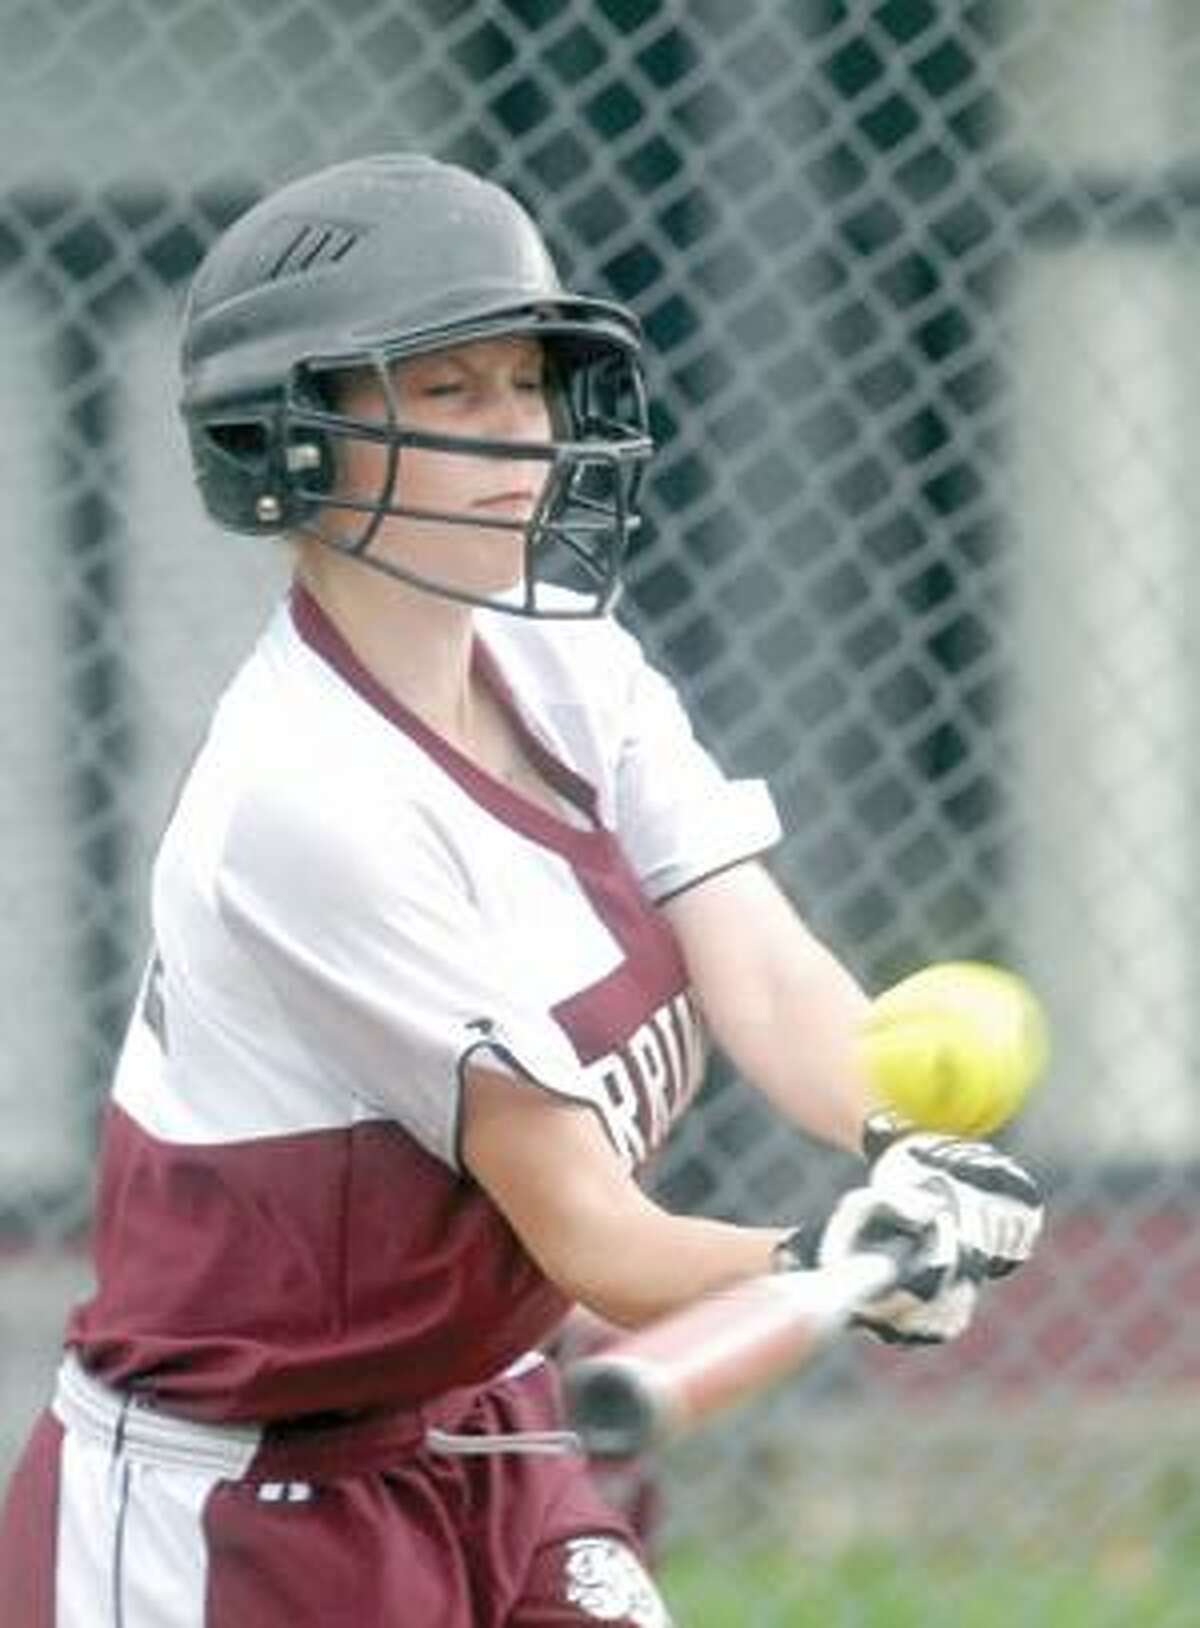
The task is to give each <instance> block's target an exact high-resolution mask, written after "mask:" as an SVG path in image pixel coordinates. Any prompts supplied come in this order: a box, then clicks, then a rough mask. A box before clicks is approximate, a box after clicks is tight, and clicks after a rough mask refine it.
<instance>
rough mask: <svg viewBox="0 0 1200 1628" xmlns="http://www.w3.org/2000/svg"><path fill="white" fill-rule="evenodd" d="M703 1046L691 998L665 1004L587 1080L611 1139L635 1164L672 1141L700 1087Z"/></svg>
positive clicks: (589, 1073)
mask: <svg viewBox="0 0 1200 1628" xmlns="http://www.w3.org/2000/svg"><path fill="white" fill-rule="evenodd" d="M702 1064H703V1046H702V1044H701V1040H700V1034H699V1025H698V1023H697V1020H696V1016H695V1012H694V1010H693V1008H692V1003H691V1001H690V1000H689V998H688V996H687V995H686V994H679V995H676V996H674V998H673V999H672V1000H670V1001H667V1002H665V1003H664V1004H663V1005H662V1006H660V1007H659V1008H658V1010H657V1011H656V1012H655V1013H654V1014H653V1015H652V1016H651V1017H649V1018H647V1019H646V1021H645V1022H644V1023H641V1024H639V1025H638V1027H637V1028H636V1029H635V1030H634V1032H633V1034H632V1035H631V1036H630V1037H629V1039H628V1040H626V1041H625V1042H624V1043H623V1044H622V1045H621V1046H619V1047H617V1048H616V1049H615V1050H613V1051H610V1052H607V1053H606V1054H605V1055H604V1056H603V1057H598V1058H596V1059H595V1061H594V1062H592V1063H591V1064H589V1065H588V1067H587V1069H586V1070H585V1074H586V1076H587V1077H588V1079H589V1081H590V1082H591V1083H592V1084H593V1086H594V1087H596V1088H597V1089H598V1092H599V1094H600V1097H601V1102H602V1105H603V1107H604V1111H605V1121H606V1123H607V1125H608V1129H609V1134H610V1135H611V1136H612V1138H613V1140H614V1142H615V1143H616V1144H617V1147H618V1150H619V1151H620V1152H621V1154H622V1156H623V1157H624V1158H625V1159H627V1160H628V1161H629V1163H630V1164H634V1165H636V1164H640V1163H641V1162H642V1160H644V1159H645V1158H646V1156H647V1155H648V1154H649V1153H651V1152H653V1150H654V1149H655V1148H656V1147H658V1146H659V1144H660V1143H661V1142H662V1141H663V1139H664V1138H665V1137H666V1134H667V1132H668V1130H669V1129H670V1127H671V1124H672V1122H673V1121H674V1119H675V1118H676V1116H677V1115H678V1114H679V1112H680V1110H681V1109H682V1108H683V1106H684V1105H685V1103H686V1102H687V1101H688V1100H689V1099H690V1098H691V1096H692V1095H693V1093H694V1092H695V1090H696V1088H697V1086H698V1085H699V1083H700V1074H701V1071H702Z"/></svg>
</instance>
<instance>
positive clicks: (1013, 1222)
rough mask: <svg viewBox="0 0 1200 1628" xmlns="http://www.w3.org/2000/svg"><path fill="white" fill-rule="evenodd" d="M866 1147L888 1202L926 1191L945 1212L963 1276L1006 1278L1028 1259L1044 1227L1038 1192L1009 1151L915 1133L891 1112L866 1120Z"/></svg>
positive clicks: (874, 1182) (877, 1187)
mask: <svg viewBox="0 0 1200 1628" xmlns="http://www.w3.org/2000/svg"><path fill="white" fill-rule="evenodd" d="M863 1152H864V1154H865V1155H866V1159H867V1163H868V1165H869V1166H870V1172H871V1180H870V1185H871V1188H872V1190H873V1191H875V1192H878V1193H879V1194H881V1195H883V1196H886V1197H887V1198H889V1199H890V1200H892V1201H893V1202H896V1200H897V1198H898V1195H901V1194H908V1193H914V1192H923V1193H926V1194H928V1195H930V1196H932V1197H934V1198H936V1199H939V1200H940V1201H941V1202H942V1203H943V1204H944V1205H945V1206H946V1207H947V1208H948V1209H949V1211H950V1213H951V1214H952V1215H953V1217H954V1221H955V1225H956V1228H957V1234H958V1247H959V1253H960V1262H959V1275H960V1276H961V1277H964V1278H966V1279H968V1280H970V1281H974V1282H982V1281H983V1279H985V1278H1001V1277H1005V1276H1006V1275H1007V1274H1008V1273H1009V1272H1013V1271H1015V1270H1016V1268H1017V1267H1018V1266H1020V1265H1022V1264H1023V1263H1024V1262H1025V1261H1026V1260H1028V1259H1029V1256H1030V1255H1031V1254H1032V1252H1033V1247H1034V1245H1035V1244H1036V1242H1037V1239H1038V1235H1039V1233H1040V1232H1041V1230H1042V1221H1043V1214H1044V1212H1043V1203H1042V1191H1041V1188H1040V1187H1039V1185H1038V1183H1037V1181H1036V1180H1035V1178H1034V1177H1033V1176H1032V1175H1031V1174H1030V1173H1029V1171H1028V1170H1026V1169H1025V1167H1024V1165H1022V1164H1019V1163H1018V1162H1017V1160H1016V1159H1014V1158H1012V1157H1011V1155H1009V1154H1007V1153H1001V1152H1000V1150H999V1149H998V1148H994V1147H993V1146H992V1145H991V1143H990V1142H964V1141H961V1140H960V1139H959V1138H957V1137H953V1136H943V1135H939V1134H937V1133H935V1132H930V1131H921V1130H918V1129H917V1128H916V1127H915V1126H914V1125H912V1124H910V1123H909V1122H908V1121H906V1120H903V1119H899V1118H897V1117H896V1116H895V1115H894V1114H890V1113H880V1114H872V1115H871V1117H870V1118H869V1119H868V1120H867V1123H866V1126H865V1128H864V1132H863Z"/></svg>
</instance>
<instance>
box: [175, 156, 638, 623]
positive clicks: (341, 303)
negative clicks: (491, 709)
mask: <svg viewBox="0 0 1200 1628" xmlns="http://www.w3.org/2000/svg"><path fill="white" fill-rule="evenodd" d="M502 334H503V335H509V334H518V335H532V336H535V337H536V338H538V339H539V340H541V341H542V342H543V346H544V348H545V351H546V354H547V359H548V366H549V370H550V376H551V378H552V380H553V381H554V385H553V389H554V403H553V407H554V411H553V412H552V419H553V422H554V425H555V429H554V432H553V438H552V439H551V440H549V441H547V442H544V443H542V442H539V443H532V442H528V443H525V442H522V443H513V442H503V441H492V440H476V439H469V440H468V439H465V438H462V437H452V436H430V435H428V434H423V433H421V432H420V431H418V430H416V429H414V428H413V427H411V426H406V425H405V423H404V422H403V420H402V418H401V416H400V415H399V411H398V408H397V405H396V398H395V395H394V392H393V390H392V387H391V385H390V382H389V367H390V364H391V363H393V362H395V361H396V360H398V359H401V358H404V357H406V356H412V355H417V354H422V353H425V352H428V351H434V350H440V349H443V348H444V347H446V346H450V345H458V344H463V343H466V342H467V341H469V340H472V339H480V338H486V337H491V336H496V335H502ZM640 350H641V340H640V332H639V329H638V325H637V322H636V319H635V318H634V317H633V315H632V313H631V312H629V311H628V310H626V309H625V308H624V307H623V306H621V305H619V304H615V303H613V302H609V301H604V300H598V299H589V298H584V297H582V296H580V295H577V294H573V293H570V292H568V291H566V290H565V289H563V287H562V285H561V283H560V281H559V278H558V275H557V273H556V271H555V268H554V265H553V263H552V261H551V258H550V255H549V253H548V251H547V249H546V246H545V244H544V242H543V240H542V237H541V234H540V232H539V231H538V229H537V227H536V226H535V225H534V223H533V221H532V220H531V219H530V217H529V216H528V215H527V214H526V212H525V211H524V209H522V207H521V206H520V205H519V204H518V203H517V201H516V200H515V199H514V198H513V197H511V196H510V195H509V193H507V192H506V191H504V190H503V189H502V188H500V187H498V186H495V185H493V184H492V183H490V182H488V181H485V180H482V179H480V178H479V177H478V176H476V175H474V174H472V173H470V172H469V171H467V170H464V169H461V168H458V167H457V166H454V165H449V164H443V163H440V162H438V161H436V160H434V159H431V158H428V157H424V156H420V155H414V154H393V155H385V156H380V157H374V158H362V159H355V160H352V161H350V162H348V163H345V164H339V165H335V166H333V167H332V168H329V169H325V170H321V171H319V172H318V173H316V174H314V175H310V176H308V177H306V178H304V179H301V180H298V181H296V182H293V183H292V184H290V185H288V186H285V187H283V188H282V189H281V190H280V191H278V192H275V193H273V194H272V195H271V196H269V197H267V198H265V199H264V200H263V201H262V202H260V203H258V204H257V205H255V206H254V207H253V208H251V209H250V210H249V211H248V212H247V213H246V214H245V215H243V216H242V217H241V218H240V219H239V220H237V221H235V222H234V224H233V225H232V226H231V227H230V228H229V229H228V230H227V231H226V232H225V233H224V234H223V235H222V236H221V237H220V238H219V239H218V241H217V242H216V243H215V245H214V246H213V248H212V249H211V250H210V252H209V254H208V255H207V257H206V258H205V260H204V262H203V263H202V265H201V266H200V268H199V270H198V272H197V273H196V277H195V279H194V282H193V284H192V288H191V292H190V296H189V299H188V304H187V309H186V313H185V318H184V332H183V346H182V372H183V396H182V403H181V405H182V410H183V414H184V418H185V421H186V424H187V429H188V436H189V441H190V444H191V451H192V461H193V465H194V469H195V473H196V479H197V483H198V485H199V488H200V492H201V494H202V497H203V500H204V503H205V506H206V507H207V509H208V511H209V513H210V514H211V515H212V516H213V518H214V519H215V520H217V521H218V522H219V523H220V524H221V525H223V526H226V527H229V528H230V529H232V530H235V531H244V532H252V533H260V534H263V533H265V534H270V533H283V532H299V533H306V534H311V535H315V536H317V537H319V538H320V540H321V541H322V542H325V543H328V544H329V545H330V546H333V547H336V548H339V549H341V550H342V551H344V552H348V553H351V554H353V555H355V556H356V557H357V558H359V559H361V560H362V561H363V563H364V564H367V565H371V566H374V567H375V568H377V569H379V570H381V571H385V572H388V573H389V574H392V575H396V576H400V577H403V578H404V579H405V580H407V581H410V582H415V583H416V584H417V586H419V587H422V588H426V589H430V590H432V591H434V592H438V593H445V594H449V595H450V597H453V598H461V599H467V600H471V601H473V602H476V601H475V600H474V596H472V595H471V594H466V593H462V592H460V591H458V590H456V589H455V588H453V587H452V586H450V585H448V584H444V583H440V582H437V581H433V580H429V579H426V578H424V577H415V576H413V575H412V574H411V573H410V572H409V571H407V570H405V569H404V568H403V567H401V566H399V565H397V564H396V563H395V562H394V560H393V559H391V558H385V557H384V556H383V555H382V554H380V553H378V552H376V551H375V550H373V548H372V543H373V541H374V539H375V537H376V535H377V533H378V530H379V527H380V525H381V523H382V521H383V520H384V518H385V517H386V516H388V515H404V514H406V513H410V512H411V511H406V509H405V507H404V492H403V477H402V467H403V466H402V459H401V452H402V450H403V448H404V447H406V446H425V447H433V448H435V449H440V450H443V451H457V452H462V451H467V452H471V453H472V454H475V455H492V456H503V457H505V458H507V459H511V458H513V457H514V456H518V457H528V458H530V459H537V460H541V461H542V462H543V463H544V464H545V465H547V466H548V468H549V473H548V475H547V477H546V480H545V484H544V486H543V488H542V497H541V500H540V502H539V504H538V508H537V511H536V513H535V514H534V516H533V518H532V519H531V520H529V521H528V522H522V521H518V520H515V519H514V520H511V521H505V520H496V521H494V522H493V524H494V525H496V526H507V527H510V528H517V529H521V530H522V531H523V532H524V534H525V543H524V547H525V571H524V582H523V590H522V592H521V594H520V595H519V596H506V597H505V598H504V599H503V600H501V602H500V603H499V606H498V608H501V609H504V610H511V611H516V612H518V613H522V614H526V615H596V614H599V613H600V612H602V611H603V610H604V609H606V608H607V606H608V605H609V604H610V603H611V602H612V599H613V598H614V596H615V593H616V591H617V586H618V580H619V577H618V573H619V568H620V564H621V560H622V558H623V556H624V553H625V550H626V547H627V545H628V541H629V537H630V535H631V533H632V531H633V530H634V528H635V527H636V525H637V517H636V512H635V506H634V505H635V498H636V489H637V484H638V479H639V475H640V472H641V470H642V468H643V467H644V464H645V461H646V459H647V458H648V457H649V455H650V452H651V450H652V449H651V442H650V439H649V434H648V429H647V411H646V394H645V386H644V382H643V378H642V370H641V362H640ZM364 368H365V369H370V370H373V371H374V372H375V373H376V374H377V375H378V378H379V380H380V385H381V394H382V397H383V399H384V400H385V401H386V402H387V403H388V409H387V417H386V418H385V419H384V420H383V421H380V420H378V419H373V420H370V421H364V420H361V419H356V418H353V417H349V416H346V415H345V414H343V413H341V412H339V411H338V409H337V399H338V397H337V390H336V388H335V387H334V385H335V381H336V377H337V375H338V373H339V372H340V371H343V370H354V371H355V372H360V371H361V370H362V369H364ZM354 437H366V438H368V439H370V440H371V441H372V442H374V443H375V444H376V445H379V444H382V445H383V446H384V447H385V448H386V449H387V458H386V459H385V460H384V461H385V464H386V469H385V471H384V474H383V477H382V479H381V482H380V488H379V490H378V492H376V493H374V494H372V496H371V497H370V498H369V500H366V501H364V500H363V499H362V498H361V497H356V498H354V499H353V500H351V499H349V498H348V497H341V498H340V497H339V493H338V483H337V448H338V446H339V444H340V443H342V442H343V441H344V440H346V439H349V438H354ZM398 476H399V478H397V477H398ZM331 510H341V511H343V514H342V517H341V523H340V524H339V525H338V526H337V527H334V528H329V527H326V526H323V525H322V517H323V516H324V515H325V514H326V513H327V512H328V511H331ZM346 511H350V512H352V513H353V515H354V517H355V518H354V521H353V523H352V524H350V525H349V527H347V524H346V521H345V512H346ZM454 518H455V519H457V518H458V517H457V516H455V517H454ZM460 523H462V524H467V523H472V524H478V521H477V519H476V520H474V521H469V517H468V516H467V515H465V514H464V515H463V516H462V517H461V522H460ZM552 581H558V582H565V583H566V584H567V585H569V586H571V587H574V588H575V589H577V590H579V592H577V593H576V594H573V595H571V596H562V595H547V594H546V593H545V588H546V586H547V584H548V583H550V582H552ZM477 602H480V603H484V604H493V603H496V601H494V600H493V599H491V598H482V599H480V600H478V601H477Z"/></svg>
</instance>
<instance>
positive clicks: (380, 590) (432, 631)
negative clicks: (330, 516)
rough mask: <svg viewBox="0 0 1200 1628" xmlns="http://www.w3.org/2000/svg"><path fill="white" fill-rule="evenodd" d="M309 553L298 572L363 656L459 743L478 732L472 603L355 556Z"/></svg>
mask: <svg viewBox="0 0 1200 1628" xmlns="http://www.w3.org/2000/svg"><path fill="white" fill-rule="evenodd" d="M332 563H333V564H334V565H335V567H336V568H335V569H329V566H328V565H327V564H326V562H324V561H322V560H313V559H305V558H302V559H301V560H300V562H299V564H298V566H297V578H298V580H299V581H300V582H301V583H303V585H304V587H305V588H306V589H307V590H308V592H309V593H310V594H311V595H312V597H313V598H314V599H315V600H316V601H317V603H318V604H319V605H320V607H321V609H322V610H323V611H324V612H325V614H326V615H327V616H328V617H329V619H330V621H331V622H333V624H334V626H335V627H336V628H337V630H338V632H339V633H340V634H341V635H342V637H343V638H344V639H345V640H346V642H347V644H348V645H349V646H350V648H351V649H352V650H353V651H354V653H355V655H356V656H357V657H358V659H359V660H360V661H361V662H362V663H363V665H364V666H365V667H366V668H367V669H368V670H369V671H370V672H371V673H372V675H373V676H374V677H375V678H376V679H377V680H378V682H379V683H380V684H382V685H383V686H384V688H385V689H386V690H388V692H389V693H390V694H391V695H393V696H395V698H396V699H397V700H398V701H402V702H403V703H404V705H405V706H406V707H408V708H409V709H410V710H411V711H413V712H415V713H416V714H417V716H418V717H419V718H420V719H421V720H422V722H424V723H426V724H428V725H429V727H430V728H431V729H434V730H436V732H437V733H438V734H439V735H441V736H443V737H444V738H445V739H447V740H449V741H451V742H453V743H454V744H456V745H462V744H464V743H466V742H469V741H470V739H471V726H472V719H473V713H474V685H473V681H472V672H471V650H472V643H473V638H474V618H473V616H472V610H471V607H470V606H469V605H460V604H457V603H456V602H454V601H453V600H447V599H439V598H438V596H437V595H436V594H431V593H423V592H422V591H421V590H420V589H419V588H410V587H409V586H408V585H407V584H405V583H403V582H399V581H396V580H395V579H393V578H389V577H387V576H384V575H382V574H381V573H379V572H376V571H371V570H368V569H367V568H366V567H364V566H362V565H359V564H357V563H355V562H343V561H340V560H338V561H334V562H332Z"/></svg>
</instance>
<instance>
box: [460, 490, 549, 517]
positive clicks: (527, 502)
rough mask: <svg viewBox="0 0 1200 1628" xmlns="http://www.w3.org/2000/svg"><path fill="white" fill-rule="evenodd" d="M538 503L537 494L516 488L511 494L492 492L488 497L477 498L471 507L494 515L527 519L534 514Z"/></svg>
mask: <svg viewBox="0 0 1200 1628" xmlns="http://www.w3.org/2000/svg"><path fill="white" fill-rule="evenodd" d="M536 502H537V496H536V494H535V493H533V492H529V491H525V490H518V489H515V488H514V490H513V491H511V492H492V493H490V494H489V495H488V496H487V497H477V498H476V499H475V501H474V502H473V503H472V504H471V507H472V508H473V509H485V510H487V511H489V512H490V513H492V514H497V513H499V514H515V515H518V516H519V517H520V518H521V519H526V518H527V517H528V516H529V515H530V514H532V512H533V506H534V504H535V503H536Z"/></svg>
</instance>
